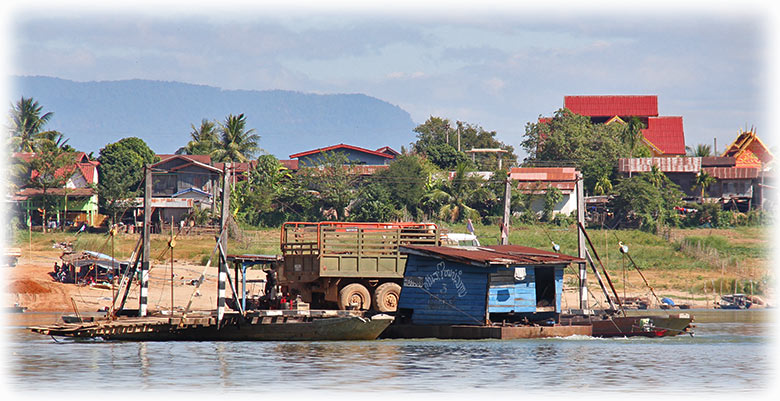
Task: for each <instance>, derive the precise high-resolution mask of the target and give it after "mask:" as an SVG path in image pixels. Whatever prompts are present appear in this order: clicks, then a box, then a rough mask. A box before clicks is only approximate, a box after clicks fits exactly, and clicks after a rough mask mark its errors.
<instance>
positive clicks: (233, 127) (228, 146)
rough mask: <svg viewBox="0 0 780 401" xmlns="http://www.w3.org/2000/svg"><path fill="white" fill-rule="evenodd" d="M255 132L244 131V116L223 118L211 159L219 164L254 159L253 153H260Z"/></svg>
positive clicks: (251, 130) (258, 138) (258, 137)
mask: <svg viewBox="0 0 780 401" xmlns="http://www.w3.org/2000/svg"><path fill="white" fill-rule="evenodd" d="M254 132H255V130H254V128H253V129H250V130H247V129H246V117H245V116H244V114H243V113H242V114H239V115H237V116H234V115H232V114H230V115H228V116H227V117H226V118H225V122H224V123H220V124H219V134H220V138H219V142H218V143H217V148H216V149H215V150H214V152H213V153H212V158H213V159H214V160H215V161H220V162H246V161H248V160H251V159H252V158H254V155H255V153H257V152H259V151H262V149H260V148H259V147H258V146H257V142H258V141H259V140H260V136H259V135H257V134H255V133H254Z"/></svg>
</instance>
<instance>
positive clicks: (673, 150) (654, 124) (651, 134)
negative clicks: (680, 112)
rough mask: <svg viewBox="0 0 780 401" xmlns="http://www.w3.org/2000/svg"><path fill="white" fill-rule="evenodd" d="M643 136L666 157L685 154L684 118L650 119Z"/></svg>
mask: <svg viewBox="0 0 780 401" xmlns="http://www.w3.org/2000/svg"><path fill="white" fill-rule="evenodd" d="M642 135H644V137H645V139H646V140H647V141H648V142H650V143H651V144H653V146H655V147H656V148H658V150H660V151H661V152H662V154H664V155H684V154H685V132H684V131H683V120H682V117H650V118H648V119H647V128H645V129H643V130H642Z"/></svg>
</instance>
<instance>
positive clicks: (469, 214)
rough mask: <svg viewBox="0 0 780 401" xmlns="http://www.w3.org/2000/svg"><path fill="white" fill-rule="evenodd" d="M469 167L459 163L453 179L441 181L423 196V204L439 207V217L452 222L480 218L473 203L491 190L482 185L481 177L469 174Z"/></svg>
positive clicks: (433, 207)
mask: <svg viewBox="0 0 780 401" xmlns="http://www.w3.org/2000/svg"><path fill="white" fill-rule="evenodd" d="M468 167H469V166H468V165H467V164H465V163H461V164H459V165H458V166H457V167H456V168H455V176H454V177H453V178H452V179H451V180H450V179H444V180H442V181H440V182H439V185H438V186H437V187H436V188H434V189H433V190H432V191H431V192H429V193H427V194H425V195H424V196H423V199H422V200H423V204H427V205H426V207H427V208H428V209H437V215H438V216H437V217H438V218H440V219H442V220H447V221H450V222H455V221H463V220H465V219H474V220H478V219H479V218H480V215H479V212H477V211H476V209H474V208H473V207H471V204H472V202H473V201H474V200H475V199H477V198H480V197H482V196H483V195H484V193H485V192H489V190H488V189H487V188H485V187H484V186H483V185H482V182H480V181H481V178H479V177H473V176H470V175H469V174H468V172H469V171H468Z"/></svg>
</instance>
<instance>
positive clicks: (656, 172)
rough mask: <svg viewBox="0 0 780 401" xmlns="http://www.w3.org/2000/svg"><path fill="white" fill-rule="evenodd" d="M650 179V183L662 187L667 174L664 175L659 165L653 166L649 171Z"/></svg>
mask: <svg viewBox="0 0 780 401" xmlns="http://www.w3.org/2000/svg"><path fill="white" fill-rule="evenodd" d="M647 174H648V176H647V178H648V181H649V182H650V184H652V185H653V186H654V187H656V188H661V185H663V183H664V181H665V178H666V175H664V173H663V171H661V169H660V168H658V166H655V165H654V166H651V167H650V171H649V172H648V173H647Z"/></svg>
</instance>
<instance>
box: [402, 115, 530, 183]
mask: <svg viewBox="0 0 780 401" xmlns="http://www.w3.org/2000/svg"><path fill="white" fill-rule="evenodd" d="M414 131H415V132H417V141H416V142H415V143H414V144H413V149H414V151H415V152H416V153H418V154H422V155H425V156H426V157H427V158H428V159H429V160H430V161H431V162H432V163H433V164H435V165H437V166H439V167H440V168H442V169H445V170H452V169H454V168H455V166H457V165H458V164H461V163H468V164H471V158H470V157H469V156H468V155H467V154H466V153H465V152H466V151H467V150H470V149H474V148H491V149H497V148H500V149H504V150H506V151H507V152H506V153H500V154H494V153H487V154H481V155H479V157H478V159H477V160H476V167H478V168H479V169H480V170H491V171H492V170H495V169H496V168H497V166H498V159H499V157H500V158H501V159H502V163H501V164H502V167H503V168H505V169H506V168H509V167H511V166H512V165H514V164H515V163H516V162H517V156H516V155H515V154H514V148H513V147H512V146H509V145H505V144H504V143H503V142H501V141H499V140H497V139H496V138H495V137H496V132H495V131H486V130H485V129H483V128H482V127H480V126H478V125H472V124H468V123H465V122H462V121H456V124H455V127H453V126H451V124H450V121H449V120H448V119H444V118H441V117H433V116H431V117H430V118H429V119H428V120H427V121H426V122H424V123H423V124H420V125H418V126H417V127H416V128H415V129H414ZM458 144H460V150H459V149H458Z"/></svg>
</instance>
